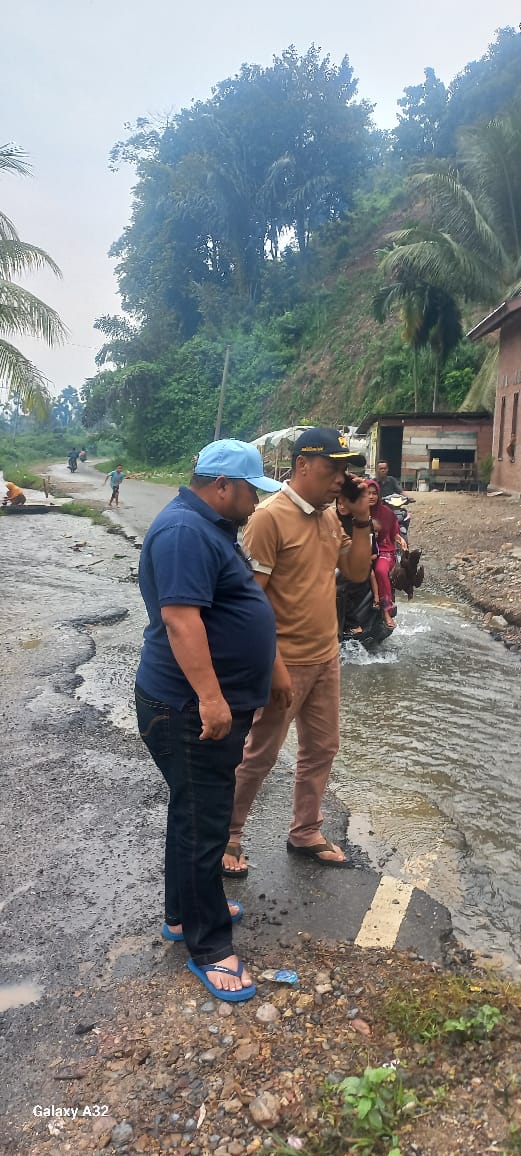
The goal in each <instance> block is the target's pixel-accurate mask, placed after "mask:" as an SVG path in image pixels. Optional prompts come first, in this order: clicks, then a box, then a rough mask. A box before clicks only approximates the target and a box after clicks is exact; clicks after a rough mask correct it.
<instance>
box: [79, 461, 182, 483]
mask: <svg viewBox="0 0 521 1156" xmlns="http://www.w3.org/2000/svg"><path fill="white" fill-rule="evenodd" d="M119 465H122V466H123V473H124V474H125V477H127V478H131V479H132V481H138V482H156V483H157V485H160V486H187V485H188V483H189V481H190V478H191V476H192V464H191V461H189V460H188V458H185V459H184V460H182V461H180V462H177V463H176V464H174V465H171V466H150V465H146V464H144V463H143V462H137V461H132V460H131V461H130V462H128V461H126V459H125V458H124V459H123V461H121V458H120V457H119V458H114V459H112V460H109V461H106V462H96V466H95V469H97V470H99V472H100V473H101V474H109V473H111V472H112V470H115V469H116V466H119Z"/></svg>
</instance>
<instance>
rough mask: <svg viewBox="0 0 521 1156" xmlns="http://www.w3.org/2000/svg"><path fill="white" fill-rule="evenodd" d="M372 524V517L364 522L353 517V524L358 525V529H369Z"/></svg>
mask: <svg viewBox="0 0 521 1156" xmlns="http://www.w3.org/2000/svg"><path fill="white" fill-rule="evenodd" d="M371 525H372V521H371V518H368V519H367V521H366V522H362V521H361V520H360V518H353V526H356V528H357V530H368V529H369V526H371Z"/></svg>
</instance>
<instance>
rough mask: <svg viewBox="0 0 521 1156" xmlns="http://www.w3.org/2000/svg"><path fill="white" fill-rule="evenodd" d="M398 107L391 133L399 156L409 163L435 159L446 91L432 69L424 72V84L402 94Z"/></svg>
mask: <svg viewBox="0 0 521 1156" xmlns="http://www.w3.org/2000/svg"><path fill="white" fill-rule="evenodd" d="M398 106H399V108H400V110H401V111H400V112H399V113H398V125H397V127H396V128H395V130H394V133H393V137H394V142H393V143H394V148H395V151H396V152H397V153H398V155H399V156H400V157H402V158H404V159H405V160H409V161H410V160H418V159H419V158H420V157H428V156H436V155H438V153H439V148H440V129H441V126H442V124H443V122H444V119H445V115H446V112H447V89H446V88H445V85H444V83H443V81H442V80H439V79H438V77H437V76H436V73H435V71H434V69H433V68H426V69H425V80H424V82H423V84H415V85H411V86H409V87H408V88H406V89H405V90H404V95H403V96H402V97H401V98H400V100H399V101H398Z"/></svg>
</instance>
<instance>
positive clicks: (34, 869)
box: [0, 471, 450, 1106]
mask: <svg viewBox="0 0 521 1156" xmlns="http://www.w3.org/2000/svg"><path fill="white" fill-rule="evenodd" d="M66 472H67V471H66ZM93 472H94V471H93ZM79 480H80V479H78V481H79ZM89 480H90V475H89ZM74 481H76V479H74ZM96 483H97V478H96V476H95V477H94V480H93V481H92V483H91V484H92V489H93V490H94V489H95V488H96ZM98 485H99V483H98ZM125 485H127V483H125ZM144 485H145V484H144V483H128V489H127V491H126V492H127V495H128V499H127V500H128V501H129V503H130V500H131V498H132V500H133V490H131V486H136V487H138V486H139V487H141V486H144ZM71 488H72V487H71ZM149 488H151V489H152V490H155V489H156V488H155V487H147V493H146V495H145V493H144V491H142V497H143V501H144V502H145V503H146V508H147V516H148V520H150V518H151V516H153V514H154V513H155V512H156V508H157V509H160V508H161V507H162V506H163V505H164V504H165V500H164V499H165V498H166V500H169V497H170V496H172V492H169V493H167V494H165V493H164V491H165V490H166V487H160V488H159V487H158V488H157V489H160V490H161V493H160V494H159V496H158V497H157V498H155V499H154V498H153V496H152V498H151V497H150V496H149V495H148V489H149ZM85 491H87V484H86V485H85ZM91 496H92V497H94V494H92V495H91ZM154 503H157V506H156V508H154V509H152V508H151V507H152V505H154ZM122 513H123V507H122V508H121V511H120V516H121V520H122V521H123V518H122ZM128 513H129V515H130V513H131V510H130V509H129V510H128ZM133 514H134V517H135V523H134V525H133V526H132V527H131V532H133V531H137V532H140V533H142V532H143V529H144V528H146V527H145V526H144V517H145V515H144V506H143V505H141V504H140V507H139V510H138V508H137V506H134V507H133ZM0 554H1V557H2V572H3V586H4V590H7V591H9V598H8V599H6V600H5V601H4V605H3V611H2V617H1V621H0V643H1V651H2V679H1V686H0V711H1V716H2V731H3V742H2V755H1V759H2V772H3V773H2V776H1V780H0V805H1V810H2V814H3V816H4V820H5V821H4V824H3V836H2V841H3V846H2V876H1V890H0V935H1V940H2V950H1V960H2V965H1V966H2V973H1V983H2V984H14V983H21V982H31V983H34V984H36V985H38V987H39V988H40V989H41V991H42V993H43V994H42V1000H41V1002H40V1003H39V1004H35V1005H32V1006H30V1007H23V1008H18V1009H15V1010H11V1011H6V1012H5V1015H4V1016H2V1020H3V1027H4V1034H3V1037H2V1040H1V1042H0V1087H3V1089H4V1092H3V1095H4V1097H7V1100H6V1102H7V1103H10V1104H11V1106H12V1105H13V1104H16V1102H17V1101H18V1100H19V1099H20V1098H22V1099H23V1095H24V1087H25V1084H26V1082H27V1081H28V1080H29V1069H30V1065H31V1063H32V1064H33V1065H34V1063H35V1062H38V1061H37V1060H35V1056H37V1055H38V1054H40V1055H41V1057H45V1056H46V1055H48V1052H49V1049H50V1048H52V1047H57V1046H58V1044H59V1041H60V1039H61V1038H62V1037H63V1036H64V1033H65V1037H66V1036H67V1033H69V1034H70V1033H71V1032H72V1031H73V1026H74V1017H75V1014H76V1015H78V1012H77V1006H78V1005H77V1004H76V1012H75V999H76V996H77V991H78V990H79V991H80V994H81V993H86V994H84V998H86V999H89V1000H91V1001H92V1002H93V1014H94V1012H95V1013H96V1014H98V1013H99V1010H100V1008H102V1007H103V1006H105V1004H106V1002H107V1000H108V1001H109V1003H110V990H111V987H112V986H113V984H114V983H115V982H116V983H117V981H118V980H119V979H121V978H123V977H126V976H132V975H143V974H144V975H146V974H148V973H150V972H152V973H154V974H158V973H168V974H172V975H175V972H176V971H177V970H178V968H179V967H180V966H183V965H184V961H185V955H186V953H185V951H184V948H181V950H178V951H176V952H173V951H172V949H171V948H167V947H165V946H163V945H162V943H161V940H160V939H159V937H158V931H159V927H160V924H161V920H162V859H163V837H164V825H165V815H166V810H165V804H166V789H165V788H164V786H163V783H162V781H161V780H160V777H159V774H158V772H157V771H156V769H155V768H154V766H153V764H152V763H151V761H150V759H149V756H148V755H147V753H146V751H145V750H144V748H143V747H142V744H141V742H140V740H139V738H138V736H137V734H136V732H135V730H134V728H133V724H132V723H131V724H129V723H128V718H129V717H130V716H129V711H127V712H126V720H127V721H126V722H125V723H124V725H120V726H115V725H113V722H112V721H111V719H112V718H113V716H114V708H115V707H117V706H118V705H121V704H122V703H126V704H128V703H129V702H130V699H131V694H132V682H133V676H134V671H135V668H136V664H137V658H138V653H139V648H140V639H141V631H142V627H143V624H144V612H143V608H142V605H141V600H140V597H139V592H138V589H137V586H136V584H135V581H134V580H132V579H133V573H134V572H135V567H136V565H137V562H138V557H139V554H138V551H137V550H136V548H135V546H134V545H133V544H132V543H130V542H127V541H125V540H124V539H122V538H121V537H120V536H117V537H116V536H112V535H109V534H107V533H106V531H105V530H103V529H101V528H99V527H96V526H93V525H91V523H90V522H89V521H88V520H84V519H82V520H80V519H75V518H74V519H73V518H66V517H64V516H63V515H60V514H59V513H49V514H47V515H45V516H42V517H23V516H20V517H6V518H1V519H0ZM119 624H121V625H119ZM105 629H106V630H107V631H111V632H112V635H111V637H114V636H115V637H116V639H117V638H118V632H119V631H121V645H120V646H118V645H116V647H115V648H114V649H113V651H111V652H110V654H109V658H108V659H107V669H106V670H105V675H106V677H105V678H104V680H103V688H104V690H103V695H104V698H103V702H102V703H101V704H99V703H98V705H96V706H93V705H91V704H90V703H89V702H88V701H83V700H82V699H81V697H80V690H79V687H80V686H81V684H82V675H81V673H78V670H79V668H81V667H82V665H83V664H86V663H87V664H88V663H89V662H92V661H93V660H94V659H95V651H96V643H95V641H94V638H95V637H96V636H97V635H98V636H99V634H100V632H103V631H104V630H105ZM123 714H124V715H125V711H124V712H123ZM290 799H291V760H290V758H289V756H287V757H284V758H282V759H281V761H280V763H279V765H278V767H277V769H276V771H275V772H274V773H273V775H272V776H271V777H270V779H269V780H268V783H267V784H266V787H265V789H264V791H263V793H262V795H261V797H260V798H259V800H258V804H257V806H256V809H255V812H254V815H253V817H252V820H251V822H250V824H249V827H248V833H247V834H248V839H247V843H248V849H249V853H250V858H251V861H252V868H251V870H250V875H249V878H248V880H247V881H241V882H239V881H237V882H236V883H235V884H232V883H231V882H230V883H229V885H228V886H227V892H228V895H229V896H230V897H231V898H234V897H237V898H240V900H241V901H242V902H243V903H244V906H245V911H246V915H245V919H244V921H243V923H242V924H241V925H240V927H239V929H238V934H237V946H238V949H239V952H240V953H241V954H243V955H244V957H245V958H246V959H248V960H249V961H251V962H252V963H253V964H254V965H255V961H256V959H258V958H259V953H260V952H261V951H262V948H263V945H271V946H272V947H273V946H275V947H278V948H279V949H280V965H281V966H293V967H296V969H297V970H298V963H299V948H300V943H301V939H300V937H301V935H302V934H303V933H304V934H310V935H311V936H313V937H317V938H321V939H325V940H328V941H330V942H332V943H334V942H338V941H339V940H341V941H343V942H345V941H354V940H356V937H357V935H358V933H359V930H360V927H361V925H362V922H363V920H364V917H365V915H366V913H367V911H368V908H369V907H370V905H371V902H372V900H373V897H374V896H375V894H376V892H377V889H378V885H379V874H378V872H376V871H374V870H371V869H370V868H369V867H368V866H367V864H366V863H365V862H364V858H363V856H362V854H361V853H360V852H359V851H357V849H356V848H355V849H353V856H354V859H353V861H354V864H355V865H354V867H353V869H351V870H348V871H332V870H328V869H324V868H319V867H316V866H314V865H313V864H310V863H306V862H304V861H295V860H294V859H293V858H289V857H288V855H287V852H286V848H285V839H286V830H287V825H288V821H289V813H290ZM325 828H326V830H327V832H328V834H329V835H330V836H332V837H333V838H335V839H339V838H343V837H344V836H345V834H346V830H347V816H346V815H345V814H344V813H343V812H342V810H341V809H340V807H339V805H338V804H337V802H336V801H335V800H334V798H332V797H330V798H329V799H328V800H327V806H326V823H325ZM449 938H450V918H449V915H448V912H447V911H446V910H445V908H443V907H440V906H439V905H438V904H437V903H435V902H434V901H433V900H431V899H430V898H429V897H428V896H427V895H426V894H425V893H424V892H421V891H419V890H416V889H415V890H414V892H413V895H412V897H411V900H410V902H409V904H408V907H407V910H406V911H405V912H404V915H403V919H402V920H401V922H400V925H399V927H398V928H397V938H396V940H395V942H396V946H397V947H399V948H403V949H405V948H412V949H413V950H415V951H416V952H418V953H419V954H421V955H422V956H424V957H426V958H431V959H433V960H442V959H443V958H444V954H445V949H446V945H447V941H448V939H449ZM382 946H389V944H388V943H387V942H385V941H384V942H383V943H382ZM94 1005H95V1007H94ZM35 1033H36V1034H35ZM42 1062H43V1059H42ZM1 1095H2V1093H0V1097H1Z"/></svg>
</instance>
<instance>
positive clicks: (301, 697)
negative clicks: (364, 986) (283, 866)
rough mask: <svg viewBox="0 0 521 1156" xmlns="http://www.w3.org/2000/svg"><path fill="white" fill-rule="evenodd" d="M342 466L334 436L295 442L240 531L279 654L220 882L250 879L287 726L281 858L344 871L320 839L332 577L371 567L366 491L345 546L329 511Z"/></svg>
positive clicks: (319, 430)
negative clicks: (288, 764)
mask: <svg viewBox="0 0 521 1156" xmlns="http://www.w3.org/2000/svg"><path fill="white" fill-rule="evenodd" d="M348 462H349V451H348V449H347V444H346V441H345V438H343V436H342V435H341V434H340V433H339V432H338V430H335V429H330V428H328V427H323V426H315V427H313V428H311V429H308V430H306V431H305V432H304V433H303V434H301V435H300V437H299V438H298V439H297V441H296V442H295V447H294V451H293V456H292V472H291V477H290V480H289V482H285V483H284V485H283V487H282V490H281V491H280V492H279V493H278V494H275V495H272V496H270V497H269V498H267V499H266V500H265V501H264V502H262V503H261V504H260V506H258V508H257V510H256V511H255V513H254V514H253V515H252V517H251V518H250V521H249V522H248V525H247V526H246V529H245V531H244V546H245V550H246V553H247V554H249V556H250V560H251V564H252V567H253V570H254V572H255V576H256V578H257V581H258V582H259V584H260V585H261V586H262V588H263V589H264V590H265V592H266V594H267V596H268V598H269V600H270V602H271V604H272V606H273V609H274V611H275V617H276V620H277V644H278V647H277V658H276V660H275V666H274V670H273V680H272V693H271V700H270V702H269V704H268V706H266V707H264V708H263V710H262V711H258V712H257V713H256V715H255V718H254V722H253V726H252V729H251V731H250V734H249V736H248V738H247V740H246V744H245V747H244V753H243V760H242V763H241V764H240V766H239V767H238V768H237V772H236V788H235V800H234V808H233V816H232V821H231V825H230V842H229V844H228V848H227V852H226V854H225V856H224V858H223V871H224V874H226V875H230V876H235V877H237V876H244V875H246V874H247V871H248V865H247V862H246V859H245V858H244V855H243V852H242V848H241V837H242V831H243V827H244V823H245V821H246V818H247V816H248V814H249V811H250V809H251V806H252V804H253V801H254V799H255V796H256V794H257V792H258V790H259V788H260V786H261V785H262V783H263V781H264V779H265V778H266V776H267V775H268V774H269V772H270V771H271V769H272V767H273V766H274V764H275V762H276V760H277V756H278V753H279V751H280V748H281V746H282V744H283V742H284V739H285V737H286V734H287V731H288V728H289V725H290V723H291V721H292V720H293V719H295V722H296V727H297V735H298V753H297V768H296V774H295V788H294V799H293V818H292V822H291V827H290V831H289V839H288V843H287V848H288V851H290V852H292V853H296V854H300V855H305V856H307V857H309V858H312V859H315V860H316V861H317V862H319V863H322V864H323V865H324V866H328V867H345V866H346V865H347V861H346V857H345V855H344V852H343V851H342V850H341V849H340V848H339V847H337V846H336V845H335V844H333V843H331V842H330V841H329V840H328V839H326V837H325V836H324V835H323V833H322V832H321V824H322V820H323V816H322V813H321V803H322V797H323V794H324V790H325V787H326V783H327V780H328V778H329V774H330V771H331V765H332V762H333V759H334V757H335V755H336V753H337V751H338V747H339V742H340V739H339V702H340V667H339V660H338V637H337V629H338V627H337V615H336V587H335V570H336V568H337V567H338V568H339V569H340V571H341V573H342V574H343V575H344V576H345V577H346V578H349V579H351V581H353V582H363V581H365V579H366V578H367V576H368V574H369V570H370V567H371V535H370V517H369V500H368V495H367V489H366V486H365V484H364V483H362V482H359V483H358V487H359V492H358V497H357V498H356V500H355V501H354V502H352V503H351V512H352V513H353V515H354V522H353V538H352V543H351V545H349V540H348V539H347V537H346V536H345V534H344V533H343V531H342V528H341V526H340V524H339V521H338V518H337V516H336V513H335V510H334V508H332V507H331V503H332V502H333V501H334V500H335V498H336V497H337V495H338V494H339V493H340V489H341V486H342V485H343V483H344V482H345V478H346V467H347V466H348Z"/></svg>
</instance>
